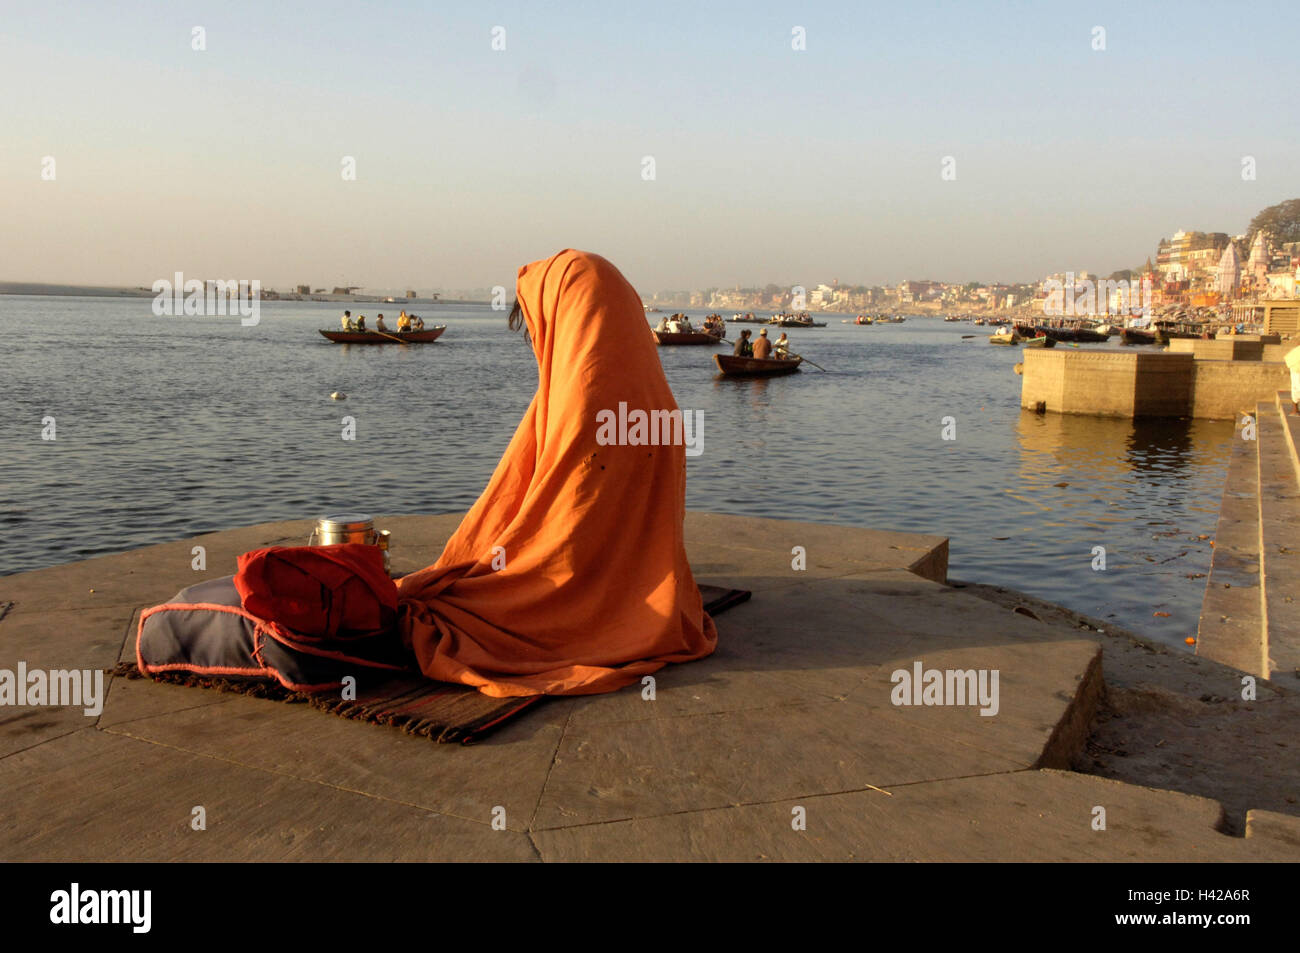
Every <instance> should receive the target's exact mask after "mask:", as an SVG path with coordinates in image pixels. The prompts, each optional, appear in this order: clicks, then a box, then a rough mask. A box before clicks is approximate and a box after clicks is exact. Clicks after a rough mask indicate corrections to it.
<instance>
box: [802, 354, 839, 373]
mask: <svg viewBox="0 0 1300 953" xmlns="http://www.w3.org/2000/svg"><path fill="white" fill-rule="evenodd" d="M794 356H795V357H797V358H799V359H800V360H802V361H805V362H807V363H809V364H812V366H813V367H815V368H817V370H819V371H826V368H824V367H822V366H821V365H820V364H813V362H812V361H809V360H808V358H806V357H804V356H803V355H802V354H796V355H794ZM826 373H828V374H829V373H830V372H829V371H826Z"/></svg>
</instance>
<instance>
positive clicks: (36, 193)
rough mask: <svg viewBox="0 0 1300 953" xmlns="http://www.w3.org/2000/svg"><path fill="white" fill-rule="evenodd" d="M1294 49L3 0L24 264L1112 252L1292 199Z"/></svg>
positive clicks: (432, 12)
mask: <svg viewBox="0 0 1300 953" xmlns="http://www.w3.org/2000/svg"><path fill="white" fill-rule="evenodd" d="M496 25H500V26H503V27H505V30H506V50H505V51H503V52H497V51H493V50H492V49H491V45H490V41H491V35H490V31H491V29H492V27H493V26H496ZM194 26H202V27H204V28H205V30H206V42H207V49H206V50H205V51H202V52H198V51H195V50H193V49H191V30H192V28H193V27H194ZM794 26H802V27H804V28H805V29H806V33H807V50H806V51H802V52H797V51H794V50H792V49H791V30H792V27H794ZM1094 26H1102V27H1104V28H1105V30H1106V46H1107V49H1106V50H1105V51H1104V52H1095V51H1094V50H1093V49H1092V29H1093V27H1094ZM1296 34H1297V30H1296V12H1295V8H1294V6H1292V5H1290V4H1286V3H1254V4H1236V5H1222V4H1211V3H1186V2H1184V3H1144V4H1134V3H1084V4H1077V3H1074V4H1053V3H1001V4H956V3H899V4H891V5H889V6H888V7H883V8H882V7H878V5H876V4H850V3H783V2H768V3H732V4H705V3H699V2H695V3H676V2H658V3H653V4H647V3H635V4H632V3H628V4H619V3H611V2H606V3H573V2H566V3H553V4H552V3H548V4H541V3H531V4H523V3H492V2H488V3H437V2H434V3H375V4H360V3H339V2H327V3H315V2H313V3H274V2H268V3H246V2H224V0H223V2H220V3H216V2H213V3H194V2H168V3H163V2H158V3H144V2H139V3H132V2H129V0H128V2H125V3H120V4H101V3H41V4H29V3H19V2H16V0H0V128H2V129H3V130H4V132H3V136H2V137H0V221H3V222H4V228H3V232H2V233H0V280H10V281H50V282H66V283H87V284H91V283H105V284H143V285H148V284H150V283H151V282H152V281H153V279H154V278H157V277H163V276H170V275H171V274H172V273H173V272H175V271H178V270H179V271H184V272H185V273H186V274H187V275H190V276H209V277H217V276H221V277H230V278H259V279H260V280H262V282H263V284H264V285H265V286H270V287H284V286H286V285H289V284H294V283H298V282H310V283H311V284H312V285H313V286H321V285H326V286H331V285H334V284H342V283H345V282H346V283H354V284H363V285H366V286H368V287H372V288H380V287H395V286H407V285H411V286H415V287H419V288H430V287H433V286H442V287H454V288H465V287H475V286H490V285H494V284H504V285H510V284H512V282H513V276H514V271H515V269H516V267H517V266H518V265H519V264H522V263H524V262H526V261H530V260H532V259H535V258H538V257H543V256H545V255H548V254H550V253H552V252H554V251H556V250H558V249H560V248H563V247H579V248H587V249H590V250H593V251H597V252H600V253H602V254H604V255H606V256H607V257H609V258H610V259H612V260H613V261H614V262H615V263H616V264H618V265H619V266H620V267H621V268H622V269H623V271H624V272H625V273H626V274H627V275H628V277H629V278H631V279H632V281H633V283H634V284H636V285H637V286H638V288H640V289H641V290H643V291H645V292H651V291H655V290H660V289H664V288H697V287H704V286H711V285H732V284H736V283H741V284H753V283H762V282H767V281H776V282H782V283H794V282H803V283H810V282H817V281H823V280H829V279H830V278H833V277H834V278H839V279H840V280H841V281H849V282H855V283H856V282H865V283H873V284H874V283H880V282H896V281H899V280H901V279H903V278H909V277H910V278H922V277H931V278H942V279H947V280H961V281H965V280H971V279H982V280H993V279H1001V280H1028V279H1034V278H1038V277H1041V276H1042V275H1044V274H1045V273H1048V272H1051V271H1058V270H1064V269H1067V268H1073V269H1079V268H1092V269H1099V270H1102V271H1110V270H1112V269H1115V268H1119V267H1125V266H1128V265H1131V264H1134V263H1137V262H1140V261H1142V260H1143V259H1144V258H1145V257H1146V256H1147V255H1148V254H1153V253H1154V248H1155V243H1156V241H1157V240H1158V239H1159V238H1160V237H1161V236H1167V235H1170V234H1172V233H1173V232H1174V231H1175V230H1177V229H1178V228H1189V229H1192V228H1194V229H1206V230H1219V231H1230V232H1239V231H1242V230H1244V229H1245V227H1246V225H1247V223H1248V222H1249V220H1250V217H1251V216H1252V215H1253V214H1254V213H1255V212H1256V211H1258V210H1259V209H1260V208H1263V207H1264V206H1266V205H1270V204H1273V203H1275V202H1278V201H1281V200H1283V199H1287V198H1293V197H1296V196H1298V195H1300V181H1297V178H1298V173H1300V136H1297V134H1296V128H1295V120H1296V113H1297V108H1296V93H1297V89H1298V88H1300V83H1297V79H1300V67H1298V66H1297V56H1296V46H1297V42H1296ZM47 155H49V156H53V157H54V158H55V161H56V174H57V178H56V179H55V181H53V182H47V181H42V180H41V177H40V173H41V160H42V157H44V156H47ZM345 155H350V156H354V157H355V158H356V162H357V179H356V181H353V182H348V181H344V180H343V178H342V176H341V174H340V169H341V166H340V163H341V160H342V157H343V156H345ZM646 155H651V156H654V158H655V163H656V170H655V171H656V178H655V180H654V181H645V180H643V178H642V175H641V169H642V165H641V160H642V157H643V156H646ZM947 155H951V156H954V157H955V159H956V170H957V178H956V181H952V182H945V181H942V180H941V178H940V163H941V160H942V158H943V157H944V156H947ZM1245 155H1252V156H1254V157H1255V159H1256V161H1257V167H1258V179H1257V180H1256V181H1254V182H1243V181H1242V178H1241V174H1240V169H1241V159H1242V156H1245Z"/></svg>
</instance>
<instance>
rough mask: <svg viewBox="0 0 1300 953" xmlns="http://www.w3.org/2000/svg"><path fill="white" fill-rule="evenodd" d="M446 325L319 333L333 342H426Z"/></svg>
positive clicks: (323, 331)
mask: <svg viewBox="0 0 1300 953" xmlns="http://www.w3.org/2000/svg"><path fill="white" fill-rule="evenodd" d="M446 330H447V325H445V324H438V325H434V326H433V327H431V328H425V329H424V330H423V331H326V330H324V329H320V333H321V334H323V335H324V336H325V337H327V338H329V339H330V340H331V341H333V342H334V343H335V344H401V343H402V342H406V343H407V344H428V343H429V342H430V341H436V340H438V337H439V336H440V335H441V334H442V332H443V331H446Z"/></svg>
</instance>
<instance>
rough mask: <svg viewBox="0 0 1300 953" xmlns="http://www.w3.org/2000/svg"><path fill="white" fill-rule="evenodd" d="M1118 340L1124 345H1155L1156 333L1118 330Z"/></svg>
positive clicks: (1125, 329)
mask: <svg viewBox="0 0 1300 953" xmlns="http://www.w3.org/2000/svg"><path fill="white" fill-rule="evenodd" d="M1119 338H1120V341H1121V342H1123V343H1124V344H1155V343H1156V332H1155V331H1146V330H1143V329H1142V328H1120V330H1119Z"/></svg>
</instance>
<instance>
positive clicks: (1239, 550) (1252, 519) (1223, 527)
mask: <svg viewBox="0 0 1300 953" xmlns="http://www.w3.org/2000/svg"><path fill="white" fill-rule="evenodd" d="M1247 436H1248V434H1247V433H1246V432H1245V431H1244V430H1243V428H1242V427H1241V426H1240V425H1239V426H1238V427H1237V431H1236V434H1235V435H1234V437H1233V442H1232V455H1231V457H1230V458H1229V461H1228V475H1227V478H1226V480H1225V481H1224V488H1223V501H1222V503H1220V505H1219V522H1218V528H1217V529H1216V530H1215V535H1214V556H1213V558H1212V560H1211V563H1210V575H1209V578H1208V579H1206V581H1205V599H1204V600H1203V601H1202V603H1201V618H1200V622H1199V624H1198V626H1197V638H1196V654H1197V655H1204V656H1205V657H1206V658H1209V659H1213V660H1214V661H1216V662H1222V663H1223V664H1224V665H1231V666H1232V667H1233V668H1237V669H1240V670H1241V671H1243V672H1249V673H1250V674H1252V675H1257V676H1260V677H1267V676H1268V656H1267V653H1266V652H1265V641H1264V597H1263V590H1262V587H1261V576H1260V558H1259V463H1258V456H1259V449H1258V448H1259V441H1258V440H1250V439H1246V437H1247Z"/></svg>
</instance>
